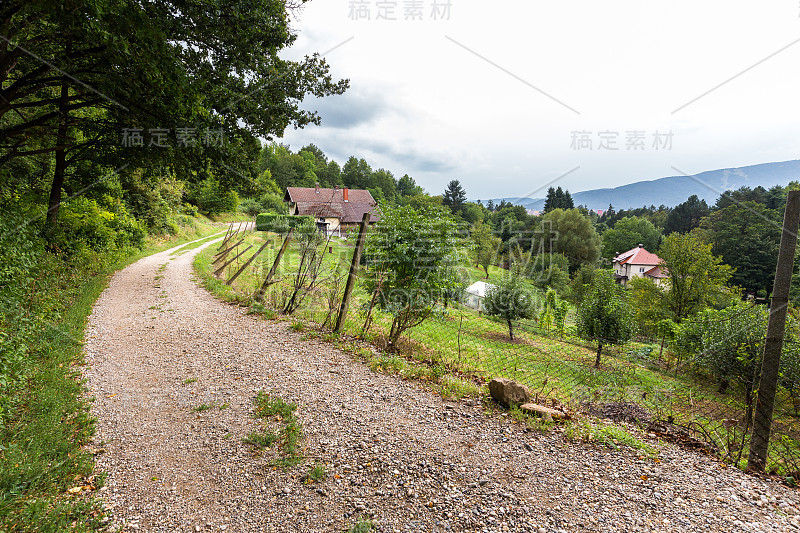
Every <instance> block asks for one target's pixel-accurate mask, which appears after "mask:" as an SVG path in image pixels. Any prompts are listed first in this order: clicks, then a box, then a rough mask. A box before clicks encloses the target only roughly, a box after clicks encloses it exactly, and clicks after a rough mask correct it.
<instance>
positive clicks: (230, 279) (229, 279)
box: [225, 241, 270, 285]
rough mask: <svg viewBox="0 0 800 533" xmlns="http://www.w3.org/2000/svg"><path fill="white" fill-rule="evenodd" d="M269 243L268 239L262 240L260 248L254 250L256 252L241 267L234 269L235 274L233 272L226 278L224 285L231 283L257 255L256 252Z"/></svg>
mask: <svg viewBox="0 0 800 533" xmlns="http://www.w3.org/2000/svg"><path fill="white" fill-rule="evenodd" d="M269 243H270V241H264V244H262V245H261V248H259V249H258V250H257V251H256V253H254V254H253V256H252V257H251V258H250V259H248V260H247V261H245V263H244V265H242V268H240V269H239V270H237V271H236V274H234V275H233V276H231V277H230V278H228V281H226V282H225V285H230V284H231V283H233V282H234V281H235V280H236V278H238V277H239V274H241V273H242V272H244V269H245V268H247V267H249V266H250V263H252V262H253V259H255V258H256V257H258V254H260V253H261V252H263V251H264V248H266V247H267V245H268V244H269Z"/></svg>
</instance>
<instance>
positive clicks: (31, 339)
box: [0, 220, 223, 533]
mask: <svg viewBox="0 0 800 533" xmlns="http://www.w3.org/2000/svg"><path fill="white" fill-rule="evenodd" d="M222 229H223V228H221V227H220V226H214V225H212V224H210V223H209V222H207V221H204V220H199V221H195V222H193V223H192V224H191V225H190V226H186V227H183V228H181V230H180V231H179V233H178V234H177V235H174V236H171V237H169V238H166V237H153V238H149V239H148V242H147V245H146V247H145V248H144V249H143V250H126V251H120V253H118V254H117V255H116V256H100V255H98V256H96V257H94V256H93V257H91V258H88V259H87V260H85V261H83V262H77V263H76V262H73V263H69V264H68V263H65V262H63V261H61V260H60V259H59V258H58V257H56V256H52V257H51V258H50V256H48V257H43V258H40V261H41V262H42V263H41V267H40V269H41V271H42V272H43V275H42V276H41V278H40V279H38V280H35V282H34V283H32V284H31V285H32V288H31V292H30V294H29V300H28V302H27V307H26V308H25V309H21V310H20V311H21V312H22V313H24V314H23V315H22V316H23V318H20V319H19V320H21V322H19V323H20V324H21V325H23V326H24V325H25V324H28V323H30V324H33V323H34V322H32V321H28V322H26V319H25V318H24V316H35V317H40V320H39V321H37V322H35V324H36V329H32V330H31V331H30V334H28V335H26V337H25V345H24V350H25V352H24V354H25V357H24V358H23V359H22V363H21V365H22V366H21V367H20V368H17V369H15V372H16V373H18V375H20V376H23V377H24V379H23V380H22V381H20V382H19V386H14V384H11V383H8V382H4V381H3V380H5V379H6V378H7V374H6V373H5V369H0V371H2V373H0V382H2V383H0V384H2V385H3V388H2V389H0V390H2V391H3V394H4V395H5V397H4V398H3V402H2V405H3V406H4V408H5V409H6V410H5V411H4V412H2V413H0V414H2V420H3V424H2V425H0V532H2V533H6V532H8V533H10V532H12V531H13V532H27V531H31V532H32V531H36V532H53V533H56V532H58V533H60V532H63V531H72V532H85V531H86V532H88V531H99V530H101V529H102V528H103V525H102V520H103V517H104V511H103V510H102V508H101V504H100V502H99V501H98V500H97V499H96V498H95V497H94V494H95V491H96V490H97V489H99V488H100V487H102V485H103V482H104V478H105V476H104V474H102V473H98V472H95V470H94V458H93V456H92V454H91V453H90V452H89V451H88V450H86V449H85V445H87V444H88V443H89V442H90V441H91V439H92V435H93V434H94V420H93V418H92V416H91V413H90V405H91V401H92V398H90V397H88V396H87V392H88V391H87V390H86V387H85V385H84V383H83V380H82V378H81V373H80V367H81V366H82V365H83V364H84V359H83V342H84V338H85V330H86V325H87V319H88V316H89V315H90V314H91V311H92V307H93V305H94V303H95V301H96V300H97V298H98V297H99V295H100V293H101V292H102V291H103V290H104V289H105V287H106V286H107V284H108V281H109V279H110V277H111V275H112V274H113V273H114V272H115V271H116V270H118V269H120V268H124V267H125V266H127V265H129V264H131V263H133V262H135V261H137V260H139V259H141V258H142V257H145V256H147V255H150V254H153V253H157V252H160V251H163V250H166V249H168V248H170V247H172V246H175V245H177V244H180V243H181V242H187V241H190V240H192V239H195V238H203V237H207V236H209V235H211V234H213V233H217V232H219V231H221V230H222ZM1 336H2V334H0V337H1Z"/></svg>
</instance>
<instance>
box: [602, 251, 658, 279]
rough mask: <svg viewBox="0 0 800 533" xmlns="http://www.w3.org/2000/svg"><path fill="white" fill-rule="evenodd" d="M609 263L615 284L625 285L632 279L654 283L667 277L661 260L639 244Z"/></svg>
mask: <svg viewBox="0 0 800 533" xmlns="http://www.w3.org/2000/svg"><path fill="white" fill-rule="evenodd" d="M611 263H612V264H613V265H614V276H615V277H616V279H617V283H620V284H622V285H623V286H625V285H627V284H628V282H629V281H630V280H632V279H633V278H649V279H652V280H654V281H655V282H656V283H661V280H663V279H665V278H666V277H667V272H666V270H665V269H664V267H663V265H662V263H663V262H662V260H661V258H660V257H658V256H657V255H656V254H653V253H650V252H648V251H647V250H645V248H644V246H642V245H641V244H640V245H639V246H637V247H636V248H633V249H631V250H628V251H627V252H625V253H621V254H618V255H617V256H616V257H615V258H614V259H613V260H612V261H611Z"/></svg>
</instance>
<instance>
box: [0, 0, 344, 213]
mask: <svg viewBox="0 0 800 533" xmlns="http://www.w3.org/2000/svg"><path fill="white" fill-rule="evenodd" d="M293 7H294V4H293V3H290V2H287V1H286V0H250V1H244V0H231V1H229V2H225V3H224V4H220V3H219V2H217V1H212V0H199V1H192V2H188V1H185V0H164V1H160V2H132V1H120V2H112V1H109V0H100V1H92V2H90V1H88V0H76V1H74V2H52V1H50V0H7V1H5V2H3V4H2V7H0V23H1V24H2V27H3V40H2V42H0V163H2V162H6V161H9V160H12V159H15V158H19V157H25V156H32V155H37V154H54V157H55V163H54V166H53V179H52V185H51V187H50V190H51V193H50V200H49V207H50V209H49V218H50V224H51V225H53V224H54V223H55V221H56V217H57V214H58V208H59V205H60V201H61V194H62V193H61V191H62V187H63V186H64V185H65V177H66V176H67V169H68V168H69V167H70V166H73V165H77V164H79V163H80V162H81V161H84V160H86V159H88V158H89V157H91V158H92V159H93V160H95V161H97V160H103V159H104V160H106V161H107V162H108V164H109V165H111V168H119V167H120V166H122V165H125V164H132V165H135V166H146V165H147V164H148V163H149V164H152V163H153V162H155V161H161V162H163V161H169V162H170V164H172V165H174V166H175V167H181V166H183V167H184V168H192V167H203V166H205V165H203V164H198V161H204V160H213V161H216V162H218V163H219V162H221V163H222V164H223V165H224V164H226V163H225V161H226V157H227V156H228V154H230V150H229V147H230V146H231V145H235V144H236V143H237V141H236V139H240V138H250V139H253V140H255V137H256V136H263V137H267V138H270V137H272V136H273V135H280V134H282V133H283V131H284V130H285V128H286V127H287V126H290V125H292V126H295V127H302V126H304V125H307V124H309V123H318V122H319V120H320V117H319V116H318V115H317V114H316V113H315V112H312V111H306V110H304V109H302V108H301V107H300V102H301V101H302V99H303V98H304V96H306V95H308V94H311V95H314V96H317V97H321V96H326V95H330V94H340V93H342V92H344V90H345V89H346V88H347V85H348V82H347V81H346V80H345V81H339V82H334V81H333V80H332V79H331V76H330V75H329V74H328V66H327V64H326V62H325V61H324V59H322V58H321V57H319V56H318V55H316V54H315V55H313V56H310V57H306V58H304V59H302V60H300V61H289V60H286V59H283V58H282V57H281V52H282V51H283V50H284V49H285V48H286V47H288V46H289V45H291V44H292V43H293V42H294V40H295V38H296V35H295V33H294V32H293V30H292V29H291V27H290V11H291V9H292V8H293ZM208 131H214V132H215V134H214V140H213V142H206V141H207V140H208V139H206V138H204V137H203V136H204V135H206V134H207V132H208ZM180 139H182V140H183V141H185V142H183V143H182V141H181V140H180ZM154 141H155V142H156V145H155V146H154V145H153V143H154ZM181 144H183V146H181ZM177 148H180V149H177ZM234 155H239V154H234ZM234 159H235V157H232V158H230V161H233V160H234ZM228 166H233V165H228Z"/></svg>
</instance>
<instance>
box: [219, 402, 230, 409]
mask: <svg viewBox="0 0 800 533" xmlns="http://www.w3.org/2000/svg"><path fill="white" fill-rule="evenodd" d="M230 406H231V404H229V403H227V402H225V403H223V404H222V405H220V406H219V410H220V411H223V410H225V409H227V408H228V407H230Z"/></svg>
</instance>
